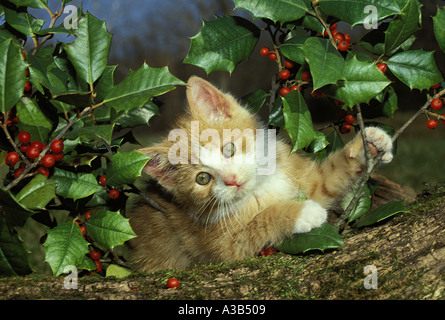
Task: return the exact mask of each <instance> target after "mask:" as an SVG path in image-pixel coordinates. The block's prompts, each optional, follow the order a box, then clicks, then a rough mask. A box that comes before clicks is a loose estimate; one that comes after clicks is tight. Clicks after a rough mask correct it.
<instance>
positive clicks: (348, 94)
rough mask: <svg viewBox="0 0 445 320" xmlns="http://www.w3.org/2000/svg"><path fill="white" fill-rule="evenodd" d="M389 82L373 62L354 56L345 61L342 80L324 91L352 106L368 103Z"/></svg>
mask: <svg viewBox="0 0 445 320" xmlns="http://www.w3.org/2000/svg"><path fill="white" fill-rule="evenodd" d="M390 83H391V82H390V81H389V80H388V79H387V78H386V77H385V76H384V75H383V73H382V72H381V71H380V70H379V69H378V68H377V67H376V66H375V64H373V63H370V62H363V61H359V60H357V58H356V57H355V56H354V57H352V58H351V59H349V60H347V61H346V63H345V68H344V80H340V81H338V83H337V85H331V86H329V87H328V88H326V90H324V92H325V93H326V94H327V95H329V96H331V97H332V98H334V99H338V100H340V101H343V102H344V103H345V106H347V107H352V106H354V105H356V104H358V103H369V101H370V100H371V99H372V98H374V97H375V96H376V95H378V94H379V93H380V92H381V91H382V90H383V89H385V87H386V86H388V85H389V84H390Z"/></svg>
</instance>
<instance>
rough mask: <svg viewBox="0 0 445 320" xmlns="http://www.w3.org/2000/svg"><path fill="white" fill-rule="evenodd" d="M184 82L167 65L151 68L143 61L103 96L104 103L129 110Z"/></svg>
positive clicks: (120, 109)
mask: <svg viewBox="0 0 445 320" xmlns="http://www.w3.org/2000/svg"><path fill="white" fill-rule="evenodd" d="M175 85H185V83H184V82H183V81H181V80H179V79H178V78H176V77H175V76H173V75H172V74H171V73H170V72H169V71H168V68H167V67H163V68H152V67H150V66H148V65H147V64H146V63H145V62H144V64H143V65H142V66H141V67H140V68H139V69H138V70H136V71H130V74H129V75H128V76H127V77H126V78H125V79H124V80H123V81H122V82H120V83H119V84H118V85H116V86H115V87H113V88H112V89H111V90H110V91H109V92H108V93H107V94H106V96H105V99H104V101H103V102H104V103H105V104H106V105H107V106H109V107H112V108H114V109H115V110H117V111H126V112H128V111H130V110H132V109H135V108H140V107H142V106H143V105H144V104H145V103H147V102H148V101H149V100H150V99H151V98H153V97H155V96H159V95H161V94H164V93H167V92H169V91H171V90H173V89H175Z"/></svg>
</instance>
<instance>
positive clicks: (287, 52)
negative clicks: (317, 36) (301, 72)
mask: <svg viewBox="0 0 445 320" xmlns="http://www.w3.org/2000/svg"><path fill="white" fill-rule="evenodd" d="M307 39H308V38H307V37H301V36H299V37H292V38H290V39H288V40H286V41H284V43H283V44H282V45H281V46H280V49H281V53H282V54H283V55H284V56H285V57H286V58H288V59H289V60H291V61H295V62H296V63H298V64H303V63H304V53H303V50H302V48H303V45H304V43H305V41H306V40H307Z"/></svg>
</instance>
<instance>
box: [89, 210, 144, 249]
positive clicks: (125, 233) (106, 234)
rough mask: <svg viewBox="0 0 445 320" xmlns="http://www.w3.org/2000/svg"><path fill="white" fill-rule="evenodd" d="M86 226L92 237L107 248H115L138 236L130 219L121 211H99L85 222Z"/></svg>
mask: <svg viewBox="0 0 445 320" xmlns="http://www.w3.org/2000/svg"><path fill="white" fill-rule="evenodd" d="M85 227H86V229H87V232H88V236H89V237H90V238H91V239H93V240H94V241H96V242H98V243H99V244H101V245H103V246H105V247H107V248H114V247H115V246H118V245H121V244H123V243H124V242H125V241H128V240H130V239H132V238H134V237H136V235H135V234H134V232H133V230H132V229H131V226H130V223H129V222H128V219H125V218H124V217H123V216H122V215H121V214H120V213H119V212H113V211H107V210H102V211H98V212H96V213H94V215H92V216H91V218H89V219H88V220H87V221H86V222H85Z"/></svg>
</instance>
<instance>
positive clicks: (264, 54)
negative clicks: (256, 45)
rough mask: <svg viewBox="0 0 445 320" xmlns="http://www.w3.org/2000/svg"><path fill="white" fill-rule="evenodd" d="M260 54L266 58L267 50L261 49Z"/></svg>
mask: <svg viewBox="0 0 445 320" xmlns="http://www.w3.org/2000/svg"><path fill="white" fill-rule="evenodd" d="M260 54H261V55H262V56H263V57H266V56H268V55H269V48H266V47H264V48H261V50H260Z"/></svg>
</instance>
